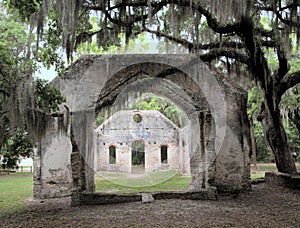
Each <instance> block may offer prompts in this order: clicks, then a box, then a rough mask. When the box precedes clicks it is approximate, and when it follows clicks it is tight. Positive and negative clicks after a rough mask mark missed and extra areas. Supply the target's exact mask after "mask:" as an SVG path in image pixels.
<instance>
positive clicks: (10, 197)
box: [0, 173, 32, 215]
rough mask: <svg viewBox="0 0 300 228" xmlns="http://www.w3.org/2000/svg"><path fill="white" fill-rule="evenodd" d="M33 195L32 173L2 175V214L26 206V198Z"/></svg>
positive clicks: (0, 199)
mask: <svg viewBox="0 0 300 228" xmlns="http://www.w3.org/2000/svg"><path fill="white" fill-rule="evenodd" d="M31 196H32V174H31V173H30V174H20V173H13V174H10V175H5V176H0V215H2V214H4V213H5V212H13V211H15V210H19V209H21V208H23V207H25V205H24V200H26V199H27V198H29V197H31Z"/></svg>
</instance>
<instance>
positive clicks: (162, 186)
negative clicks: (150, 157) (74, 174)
mask: <svg viewBox="0 0 300 228" xmlns="http://www.w3.org/2000/svg"><path fill="white" fill-rule="evenodd" d="M159 175H161V176H162V180H163V179H164V178H163V176H164V175H162V174H159V173H156V174H154V176H155V178H154V179H155V181H153V176H151V175H150V176H148V177H146V178H145V176H144V178H143V180H142V181H141V178H137V179H123V181H122V182H121V181H120V179H118V180H112V179H111V180H103V179H96V181H95V184H96V191H100V192H106V193H134V192H158V191H181V190H182V191H183V190H186V189H187V188H188V187H189V184H190V181H191V178H190V177H186V176H183V175H181V174H176V175H173V176H172V177H171V178H168V179H166V180H165V181H158V180H157V179H156V178H157V177H158V176H159ZM139 181H141V183H140V185H139V186H137V185H136V184H137V183H138V182H139ZM151 182H152V183H154V184H151Z"/></svg>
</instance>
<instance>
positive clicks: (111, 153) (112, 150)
mask: <svg viewBox="0 0 300 228" xmlns="http://www.w3.org/2000/svg"><path fill="white" fill-rule="evenodd" d="M109 164H116V147H115V146H110V147H109Z"/></svg>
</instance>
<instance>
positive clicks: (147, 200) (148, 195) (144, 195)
mask: <svg viewBox="0 0 300 228" xmlns="http://www.w3.org/2000/svg"><path fill="white" fill-rule="evenodd" d="M154 201H155V199H154V198H153V196H152V194H151V193H142V203H152V202H154Z"/></svg>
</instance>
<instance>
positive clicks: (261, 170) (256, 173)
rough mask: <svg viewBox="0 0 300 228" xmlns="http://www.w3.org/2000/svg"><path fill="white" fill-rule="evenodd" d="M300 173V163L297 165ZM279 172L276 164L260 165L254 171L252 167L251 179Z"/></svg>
mask: <svg viewBox="0 0 300 228" xmlns="http://www.w3.org/2000/svg"><path fill="white" fill-rule="evenodd" d="M296 167H297V170H298V172H299V171H300V163H299V162H298V163H296ZM270 171H277V168H276V164H275V163H258V164H257V170H254V167H253V165H251V179H252V180H254V179H257V178H261V177H264V176H265V172H270Z"/></svg>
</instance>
